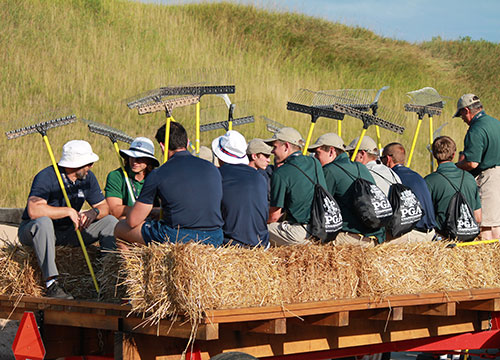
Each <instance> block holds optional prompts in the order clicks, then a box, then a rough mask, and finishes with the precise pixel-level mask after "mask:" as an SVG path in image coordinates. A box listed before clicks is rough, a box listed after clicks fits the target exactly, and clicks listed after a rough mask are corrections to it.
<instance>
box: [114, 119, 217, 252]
mask: <svg viewBox="0 0 500 360" xmlns="http://www.w3.org/2000/svg"><path fill="white" fill-rule="evenodd" d="M164 136H165V125H163V126H162V127H161V128H160V129H158V132H157V133H156V139H157V140H158V142H159V143H160V146H161V148H162V149H164V148H165V137H164ZM187 146H188V136H187V132H186V130H185V129H184V127H183V126H182V125H181V124H179V123H177V122H172V123H171V124H170V134H169V141H168V149H165V150H164V151H167V154H168V161H167V162H166V163H164V164H163V165H162V166H160V167H159V168H158V169H155V170H153V171H152V172H151V174H149V175H148V177H147V178H146V181H145V182H144V186H143V188H142V191H141V194H140V195H139V198H138V199H137V202H136V203H135V205H134V207H133V208H132V210H131V211H130V213H129V214H128V215H127V219H126V220H120V221H119V222H118V225H117V226H116V228H115V235H116V237H117V238H120V239H123V240H125V241H128V242H130V243H136V244H141V245H149V244H151V243H152V242H157V243H164V242H172V243H176V242H180V243H186V242H190V241H195V242H200V243H203V244H208V245H213V246H220V245H221V244H222V241H223V233H222V225H223V220H222V215H221V200H222V181H221V175H220V173H219V170H218V169H217V168H216V167H215V166H214V165H213V164H212V163H210V162H208V161H206V160H203V159H200V158H198V157H196V156H193V155H192V154H190V153H189V151H187V149H186V148H187ZM156 196H159V197H160V200H161V205H162V212H163V218H162V219H160V220H146V219H147V217H148V215H149V214H150V212H151V209H152V208H153V202H154V200H155V198H156Z"/></svg>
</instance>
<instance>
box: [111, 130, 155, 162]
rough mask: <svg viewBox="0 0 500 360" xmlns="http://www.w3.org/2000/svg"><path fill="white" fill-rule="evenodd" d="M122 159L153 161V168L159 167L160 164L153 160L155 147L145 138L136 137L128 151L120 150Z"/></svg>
mask: <svg viewBox="0 0 500 360" xmlns="http://www.w3.org/2000/svg"><path fill="white" fill-rule="evenodd" d="M120 155H121V156H122V157H125V156H130V157H133V158H141V157H145V158H149V159H153V162H154V166H155V167H156V166H160V162H159V161H158V160H157V159H156V158H155V146H154V144H153V142H152V141H151V140H149V139H148V138H147V137H138V138H135V139H134V141H132V144H130V147H129V149H128V150H120Z"/></svg>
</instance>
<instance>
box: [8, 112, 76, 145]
mask: <svg viewBox="0 0 500 360" xmlns="http://www.w3.org/2000/svg"><path fill="white" fill-rule="evenodd" d="M75 121H76V116H75V115H68V116H64V117H60V118H57V119H52V120H48V121H44V122H41V123H38V124H34V125H30V126H25V127H22V128H20V129H16V130H11V131H7V132H6V133H5V135H6V136H7V139H9V140H12V139H15V138H18V137H21V136H24V135H29V134H33V133H36V132H38V133H40V134H44V133H45V132H46V131H47V130H48V129H52V128H55V127H58V126H64V125H67V124H71V123H73V122H75Z"/></svg>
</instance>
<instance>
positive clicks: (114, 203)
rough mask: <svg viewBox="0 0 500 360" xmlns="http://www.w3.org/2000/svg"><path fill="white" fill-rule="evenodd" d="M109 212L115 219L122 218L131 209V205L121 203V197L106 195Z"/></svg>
mask: <svg viewBox="0 0 500 360" xmlns="http://www.w3.org/2000/svg"><path fill="white" fill-rule="evenodd" d="M106 202H107V203H108V206H109V213H110V214H111V215H113V216H114V217H115V218H117V219H124V218H125V217H126V216H127V215H128V214H129V213H130V210H132V207H131V206H127V205H123V199H121V198H117V197H114V196H111V197H107V198H106Z"/></svg>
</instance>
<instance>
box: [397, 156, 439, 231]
mask: <svg viewBox="0 0 500 360" xmlns="http://www.w3.org/2000/svg"><path fill="white" fill-rule="evenodd" d="M392 170H394V172H395V173H396V174H398V176H399V178H400V179H401V182H402V183H403V185H406V186H408V187H409V188H410V189H411V191H413V193H414V194H415V196H416V197H417V199H418V201H420V204H421V205H422V207H423V208H424V216H423V217H422V218H421V219H420V220H419V221H418V223H417V224H416V226H415V227H416V229H418V230H422V231H427V230H432V229H434V228H435V227H436V216H435V215H434V205H433V204H432V197H431V193H430V192H429V188H428V187H427V183H426V182H425V180H424V178H423V177H422V176H420V175H419V174H418V173H416V172H415V171H413V170H411V169H410V168H407V167H406V166H403V165H401V164H397V165H396V166H394V167H393V168H392Z"/></svg>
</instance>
